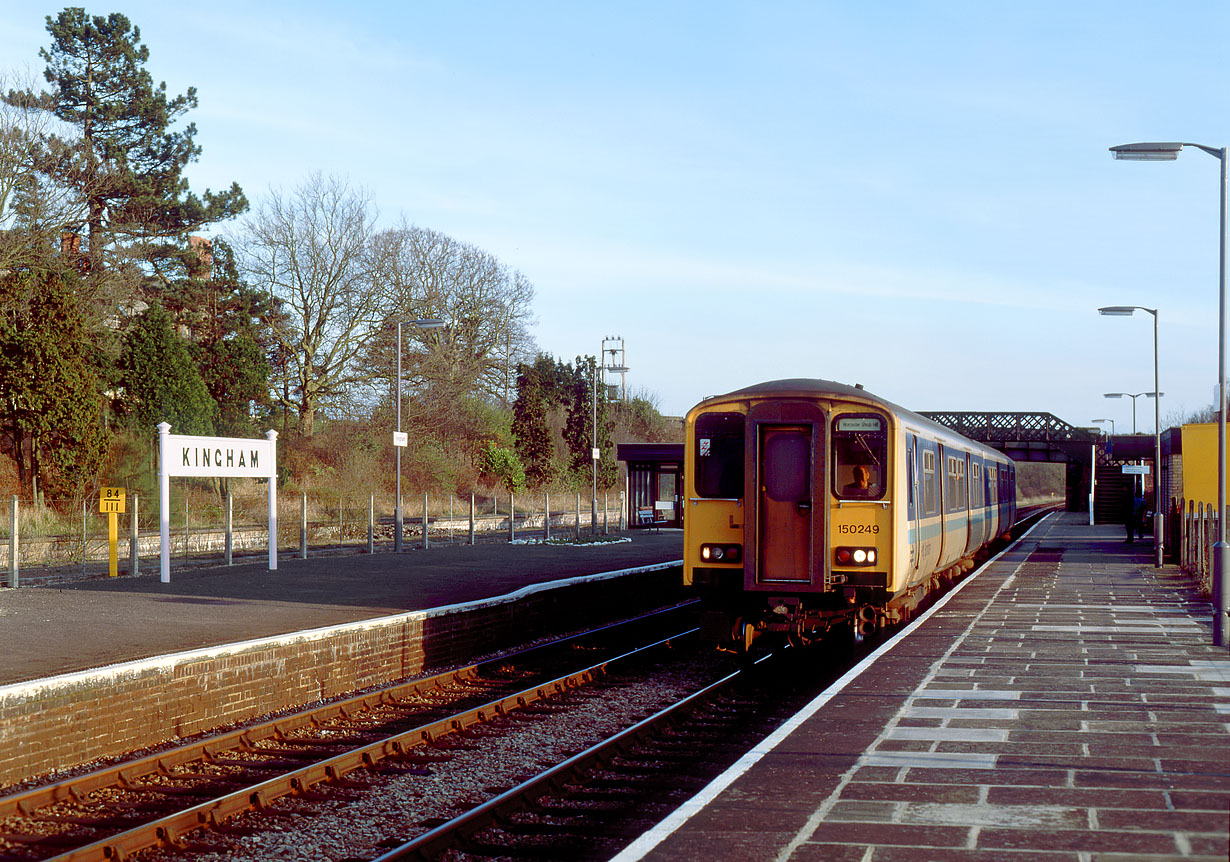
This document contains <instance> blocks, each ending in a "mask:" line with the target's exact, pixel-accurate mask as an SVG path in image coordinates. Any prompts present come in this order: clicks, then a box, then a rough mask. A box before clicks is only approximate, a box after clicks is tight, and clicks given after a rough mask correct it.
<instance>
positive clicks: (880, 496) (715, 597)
mask: <svg viewBox="0 0 1230 862" xmlns="http://www.w3.org/2000/svg"><path fill="white" fill-rule="evenodd" d="M685 433H686V442H685V465H684V483H685V505H686V507H687V508H686V512H685V516H684V583H685V584H687V585H691V586H693V587H695V588H696V589H697V591H698V592H699V594H700V596H701V598H702V600H703V611H702V614H703V616H702V626H703V630H704V634H705V635H706V637H707V638H708V639H710V640H712V641H714V642H717V643H719V644H723V645H733V646H735V647H736V648H740V649H747V648H749V647H750V646H751V644H752V642H753V641H754V640H755V639H756V638H758V637H761V636H762V635H766V634H769V635H777V636H783V637H787V638H789V639H791V640H793V641H795V642H796V643H810V642H812V641H814V640H817V639H819V638H821V637H823V636H824V635H826V634H828V633H830V632H834V631H836V632H838V633H843V634H844V633H847V632H850V633H854V634H856V635H862V634H867V633H869V632H870V631H872V630H874V629H875V628H876V627H878V626H881V625H884V624H886V623H893V622H899V621H901V620H904V619H908V618H909V616H910V615H911V614H912V613H913V612H914V610H915V609H916V608H917V607H918V606H919V604H920V603H921V602H922V601H923V600H924V599H925V598H926V596H927V595H928V594H929V593H930V592H932V591H933V590H936V589H938V588H939V587H940V586H941V585H943V584H944V583H946V582H948V581H950V580H952V579H954V578H955V577H957V576H959V575H960V574H961V573H963V572H965V571H968V570H969V569H970V568H972V567H973V565H974V561H975V560H976V559H977V558H978V557H979V555H981V554H983V553H985V549H986V548H987V547H988V546H989V545H990V543H991V542H992V541H993V540H994V539H996V538H997V537H998V536H1000V535H1001V534H1003V533H1005V532H1006V531H1007V528H1008V527H1009V526H1010V525H1011V523H1012V521H1013V518H1014V512H1015V474H1014V471H1013V468H1012V462H1011V461H1010V460H1009V459H1007V458H1006V457H1005V456H1004V455H1003V454H1002V453H999V452H996V451H995V450H993V449H990V448H989V447H986V446H982V445H981V444H978V443H974V442H972V441H970V440H967V439H966V438H964V437H961V436H960V435H957V434H955V433H953V432H952V431H949V430H948V429H946V428H943V427H942V426H940V425H937V424H936V423H934V422H931V421H930V420H927V419H925V418H923V417H921V416H918V415H917V414H914V413H911V412H909V411H907V410H904V409H902V408H900V407H897V406H896V405H894V404H891V403H890V402H887V401H885V400H883V399H880V398H877V397H876V396H874V395H872V394H870V393H868V392H866V391H864V390H863V389H862V388H861V387H853V386H846V385H844V384H841V383H834V382H832V381H827V380H810V379H797V380H778V381H773V382H769V383H762V384H758V385H756V386H750V387H747V388H745V389H740V390H738V391H736V392H732V393H730V394H728V395H722V396H718V397H714V398H709V399H706V400H705V401H704V402H702V403H701V404H699V405H697V406H696V407H694V408H693V409H692V410H691V411H689V413H688V416H687V422H686V432H685Z"/></svg>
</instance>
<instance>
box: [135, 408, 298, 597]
mask: <svg viewBox="0 0 1230 862" xmlns="http://www.w3.org/2000/svg"><path fill="white" fill-rule="evenodd" d="M158 435H159V447H158V451H159V459H158V460H159V470H158V486H159V491H158V501H159V506H158V509H159V520H160V522H161V523H160V527H161V530H162V536H161V538H162V582H163V583H164V584H169V583H170V582H171V477H172V476H195V477H206V478H219V479H220V478H224V477H230V478H248V479H268V480H269V569H270V571H273V570H274V569H276V568H277V567H278V542H277V535H278V488H277V485H278V482H277V475H278V472H277V464H278V432H277V431H269V432H267V433H266V435H265V437H266V439H264V440H248V439H242V438H234V437H196V436H191V435H187V434H172V433H171V426H170V425H169V424H168V423H166V422H162V423H160V424H159V425H158Z"/></svg>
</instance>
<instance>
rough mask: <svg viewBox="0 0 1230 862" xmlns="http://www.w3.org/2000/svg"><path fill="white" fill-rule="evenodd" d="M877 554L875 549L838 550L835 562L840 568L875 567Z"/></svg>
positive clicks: (834, 556)
mask: <svg viewBox="0 0 1230 862" xmlns="http://www.w3.org/2000/svg"><path fill="white" fill-rule="evenodd" d="M876 559H877V554H876V549H875V548H836V549H835V550H834V551H833V560H834V562H836V563H837V565H839V566H874V565H875V564H876Z"/></svg>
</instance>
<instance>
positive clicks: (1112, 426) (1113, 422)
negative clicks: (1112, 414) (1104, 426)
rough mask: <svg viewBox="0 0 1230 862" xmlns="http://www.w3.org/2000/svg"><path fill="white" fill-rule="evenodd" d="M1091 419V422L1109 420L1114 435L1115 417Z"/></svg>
mask: <svg viewBox="0 0 1230 862" xmlns="http://www.w3.org/2000/svg"><path fill="white" fill-rule="evenodd" d="M1089 421H1090V422H1109V423H1110V433H1111V435H1112V436H1113V435H1114V433H1115V420H1114V419H1090V420H1089Z"/></svg>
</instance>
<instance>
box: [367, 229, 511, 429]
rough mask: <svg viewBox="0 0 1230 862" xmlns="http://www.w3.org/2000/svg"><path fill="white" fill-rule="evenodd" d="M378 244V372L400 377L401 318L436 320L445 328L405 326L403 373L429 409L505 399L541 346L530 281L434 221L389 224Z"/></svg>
mask: <svg viewBox="0 0 1230 862" xmlns="http://www.w3.org/2000/svg"><path fill="white" fill-rule="evenodd" d="M375 248H376V257H377V260H378V261H379V264H378V266H379V280H380V282H381V285H382V292H383V299H382V304H383V306H384V307H385V308H386V309H387V316H386V319H385V325H384V326H383V327H382V331H381V336H380V338H379V339H378V340H376V341H375V342H374V343H373V345H372V352H371V355H370V357H369V361H370V363H371V365H372V367H373V369H374V373H375V374H376V375H377V376H379V377H381V378H383V379H386V380H388V381H390V382H391V383H392V382H394V377H395V373H394V372H393V370H392V369H393V368H395V367H396V357H395V356H394V352H395V345H394V344H393V343H392V340H393V339H394V338H395V331H396V322H397V321H398V320H401V321H403V322H404V321H410V320H415V319H436V320H440V321H442V322H443V323H444V326H443V327H442V328H440V329H431V330H427V329H419V328H417V327H413V326H411V327H405V326H403V331H402V339H403V350H404V352H405V355H404V356H403V361H404V365H405V375H404V380H405V382H406V384H408V387H409V392H410V393H412V394H415V393H417V394H421V395H422V396H423V397H422V398H420V399H416V402H417V403H418V404H420V405H425V407H426V409H428V410H429V411H431V405H437V406H439V405H448V404H450V403H452V402H453V401H455V399H457V398H462V397H480V398H484V399H486V400H489V401H493V402H502V403H504V404H505V405H507V404H508V402H509V400H510V395H511V393H512V391H513V390H514V389H515V377H514V376H513V375H514V374H515V369H516V366H517V363H519V362H521V361H524V360H526V359H528V358H530V357H532V356H533V355H534V352H535V345H534V340H533V338H532V337H531V336H530V334H529V331H528V327H529V325H530V323H531V322H532V315H531V303H532V302H533V299H534V287H533V285H532V284H530V282H529V280H528V279H527V278H526V277H525V276H524V275H522V274H521V273H520V272H517V271H515V270H511V269H509V267H508V266H506V265H505V264H503V263H501V262H500V261H499V259H497V258H496V257H495V256H494V255H492V254H489V253H488V252H485V251H483V250H482V249H479V248H477V247H475V246H472V245H469V244H467V243H463V242H460V241H458V240H456V239H453V238H452V237H450V236H447V235H446V234H443V233H440V232H439V231H434V230H430V229H428V228H422V227H415V226H407V225H403V226H402V227H401V228H398V229H396V230H389V231H385V232H383V233H381V234H380V235H379V236H378V237H377V238H376V243H375ZM415 412H417V411H414V410H413V409H412V410H411V413H412V415H413V414H414V413H415Z"/></svg>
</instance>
